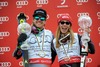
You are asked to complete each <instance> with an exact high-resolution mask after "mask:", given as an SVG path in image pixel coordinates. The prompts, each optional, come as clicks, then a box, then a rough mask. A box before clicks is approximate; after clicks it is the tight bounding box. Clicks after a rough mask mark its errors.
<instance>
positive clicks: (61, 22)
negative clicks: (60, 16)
mask: <svg viewBox="0 0 100 67" xmlns="http://www.w3.org/2000/svg"><path fill="white" fill-rule="evenodd" d="M60 24H62V25H63V24H66V25H69V24H70V22H69V21H66V22H64V21H60Z"/></svg>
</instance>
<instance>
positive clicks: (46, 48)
mask: <svg viewBox="0 0 100 67" xmlns="http://www.w3.org/2000/svg"><path fill="white" fill-rule="evenodd" d="M46 19H47V12H46V11H45V10H44V9H36V10H35V11H34V14H33V23H32V31H31V34H30V35H29V36H27V38H25V37H24V36H23V35H22V36H21V35H20V36H19V38H18V41H21V42H22V41H23V43H21V44H19V43H18V47H19V48H17V50H16V51H15V52H14V57H15V58H16V59H19V58H20V57H21V56H22V55H23V53H22V52H21V49H20V46H21V45H23V44H24V43H27V44H28V45H29V46H30V48H29V49H28V58H29V60H28V61H29V62H28V64H29V67H51V64H52V63H53V61H54V58H55V56H56V54H55V52H54V51H53V48H54V47H53V45H52V42H53V38H54V37H53V34H52V32H51V31H50V30H47V29H45V24H46ZM23 38H24V39H23ZM25 67H26V66H25Z"/></svg>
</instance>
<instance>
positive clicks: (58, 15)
mask: <svg viewBox="0 0 100 67" xmlns="http://www.w3.org/2000/svg"><path fill="white" fill-rule="evenodd" d="M65 14H68V13H63V14H57V18H59V17H60V16H61V15H65Z"/></svg>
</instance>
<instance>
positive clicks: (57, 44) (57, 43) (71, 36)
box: [55, 25, 74, 48]
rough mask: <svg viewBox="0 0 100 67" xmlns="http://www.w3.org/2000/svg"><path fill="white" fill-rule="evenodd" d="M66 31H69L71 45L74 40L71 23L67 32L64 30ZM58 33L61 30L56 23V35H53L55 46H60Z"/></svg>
mask: <svg viewBox="0 0 100 67" xmlns="http://www.w3.org/2000/svg"><path fill="white" fill-rule="evenodd" d="M66 33H70V40H71V44H70V46H72V45H73V41H74V32H73V30H72V28H71V25H70V28H69V30H68V32H66ZM60 35H61V31H60V27H59V25H58V28H57V30H56V35H55V36H56V37H55V38H56V48H59V47H60V43H59V38H60Z"/></svg>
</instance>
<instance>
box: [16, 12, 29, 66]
mask: <svg viewBox="0 0 100 67" xmlns="http://www.w3.org/2000/svg"><path fill="white" fill-rule="evenodd" d="M17 20H18V27H17V31H18V35H20V34H21V33H25V34H26V35H27V36H29V34H30V33H31V26H30V25H29V24H28V23H27V22H26V16H25V14H24V13H20V14H19V15H18V16H17ZM20 48H21V49H22V56H23V65H24V67H29V63H28V49H29V45H28V44H27V41H25V42H23V43H22V45H21V46H20Z"/></svg>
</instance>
